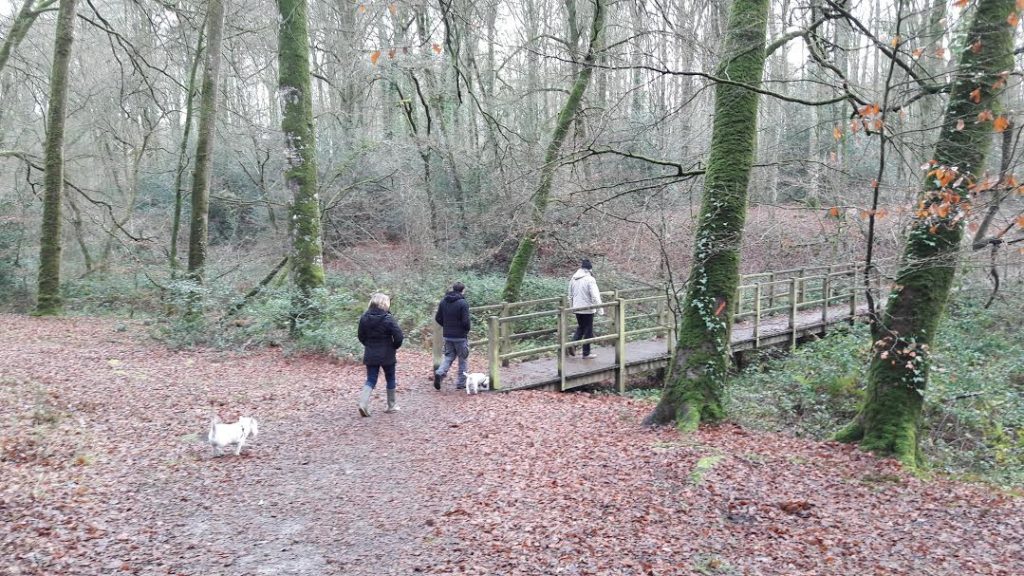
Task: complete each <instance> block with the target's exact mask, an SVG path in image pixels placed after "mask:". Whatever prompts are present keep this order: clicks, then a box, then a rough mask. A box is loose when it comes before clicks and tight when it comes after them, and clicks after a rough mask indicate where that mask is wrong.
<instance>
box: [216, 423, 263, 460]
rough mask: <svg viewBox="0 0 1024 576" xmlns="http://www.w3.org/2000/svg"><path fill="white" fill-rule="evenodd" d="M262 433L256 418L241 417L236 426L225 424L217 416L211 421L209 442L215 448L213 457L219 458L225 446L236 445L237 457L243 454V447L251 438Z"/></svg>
mask: <svg viewBox="0 0 1024 576" xmlns="http://www.w3.org/2000/svg"><path fill="white" fill-rule="evenodd" d="M259 433H260V424H259V422H257V421H256V419H255V418H248V417H245V416H243V417H241V418H239V419H238V422H235V423H234V424H225V423H224V422H221V421H220V418H219V417H218V416H217V415H214V416H213V420H211V421H210V433H209V434H208V435H207V437H206V438H207V440H209V441H210V446H213V455H214V456H219V455H220V450H221V449H223V448H224V447H225V446H230V445H232V444H236V445H237V447H236V448H235V456H238V455H239V454H241V453H242V446H245V441H246V440H248V439H249V437H250V436H251V437H253V438H255V437H256V435H257V434H259Z"/></svg>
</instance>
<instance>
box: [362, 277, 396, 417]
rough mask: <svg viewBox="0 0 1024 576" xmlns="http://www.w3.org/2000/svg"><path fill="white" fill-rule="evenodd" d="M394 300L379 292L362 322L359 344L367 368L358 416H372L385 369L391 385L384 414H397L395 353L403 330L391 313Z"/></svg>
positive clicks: (372, 300)
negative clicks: (372, 396) (372, 397)
mask: <svg viewBox="0 0 1024 576" xmlns="http://www.w3.org/2000/svg"><path fill="white" fill-rule="evenodd" d="M389 309H391V298H390V297H389V296H388V295H387V294H382V293H380V292H377V293H376V294H374V295H373V296H371V297H370V306H369V308H367V309H366V312H363V315H362V316H361V317H360V318H359V341H360V342H362V344H363V364H366V385H365V386H363V392H362V394H360V395H359V414H360V415H361V416H369V415H370V394H371V393H372V392H373V387H374V386H376V385H377V377H378V376H379V375H380V371H381V369H382V368H383V369H384V380H386V381H387V383H388V388H387V393H388V407H387V409H386V410H384V411H385V412H397V411H398V406H397V405H396V404H395V388H396V387H397V386H398V382H397V381H396V380H395V363H396V359H395V350H398V349H399V348H400V347H401V346H402V339H403V336H402V329H401V328H400V327H399V326H398V322H395V318H394V316H392V315H391V314H390V313H389V312H388V310H389Z"/></svg>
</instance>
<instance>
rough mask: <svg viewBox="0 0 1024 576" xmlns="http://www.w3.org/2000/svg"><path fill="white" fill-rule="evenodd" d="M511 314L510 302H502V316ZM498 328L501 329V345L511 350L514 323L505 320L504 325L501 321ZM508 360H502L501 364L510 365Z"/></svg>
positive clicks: (506, 316) (505, 316)
mask: <svg viewBox="0 0 1024 576" xmlns="http://www.w3.org/2000/svg"><path fill="white" fill-rule="evenodd" d="M509 316H511V314H509V303H508V302H502V303H501V317H502V318H508V317H509ZM498 330H499V336H500V338H501V347H502V348H504V349H506V350H511V349H512V323H511V322H505V324H504V325H502V324H501V323H500V322H499V323H498ZM508 362H509V361H508V360H502V361H501V365H502V366H508Z"/></svg>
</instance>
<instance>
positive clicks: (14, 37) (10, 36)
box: [0, 0, 56, 71]
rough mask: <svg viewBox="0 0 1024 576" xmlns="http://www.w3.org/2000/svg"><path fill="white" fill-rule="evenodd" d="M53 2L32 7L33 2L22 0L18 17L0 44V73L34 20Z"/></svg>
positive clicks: (49, 0)
mask: <svg viewBox="0 0 1024 576" xmlns="http://www.w3.org/2000/svg"><path fill="white" fill-rule="evenodd" d="M54 2H56V0H44V1H43V2H40V3H39V5H38V6H34V4H35V0H24V3H22V5H21V9H20V10H18V15H17V16H15V17H14V22H12V23H11V29H10V30H8V31H7V37H6V38H4V43H3V44H0V71H3V69H4V66H6V65H7V61H8V60H9V59H10V58H11V54H13V53H14V49H15V48H17V47H18V44H21V41H22V40H24V39H25V36H26V35H27V34H28V29H29V28H31V27H32V24H33V23H34V22H35V21H36V18H38V17H39V15H40V14H42V13H43V11H44V10H45V9H47V8H49V7H50V6H52V5H53V3H54Z"/></svg>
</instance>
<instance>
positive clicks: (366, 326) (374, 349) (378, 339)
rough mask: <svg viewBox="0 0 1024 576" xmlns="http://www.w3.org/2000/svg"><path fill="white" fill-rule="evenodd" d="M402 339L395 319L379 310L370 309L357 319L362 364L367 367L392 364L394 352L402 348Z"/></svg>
mask: <svg viewBox="0 0 1024 576" xmlns="http://www.w3.org/2000/svg"><path fill="white" fill-rule="evenodd" d="M403 338H404V337H403V335H402V329H401V328H400V327H399V326H398V322H395V317H394V316H392V315H391V314H389V313H388V312H385V311H383V310H381V309H380V308H370V309H369V310H367V311H366V312H363V315H362V316H360V317H359V341H360V342H362V343H363V347H364V348H365V350H364V352H363V364H366V365H367V366H390V365H391V364H394V363H395V350H398V349H399V348H400V347H401V346H402V339H403Z"/></svg>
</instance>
